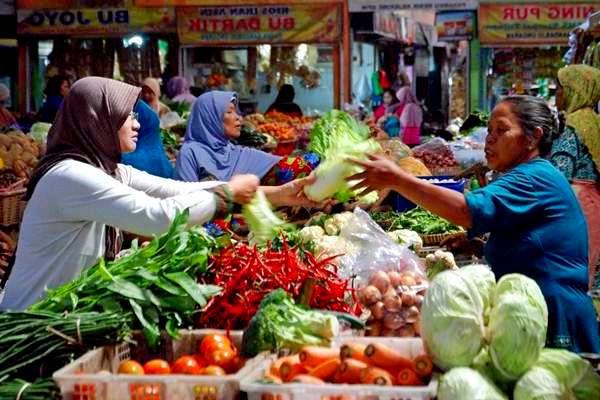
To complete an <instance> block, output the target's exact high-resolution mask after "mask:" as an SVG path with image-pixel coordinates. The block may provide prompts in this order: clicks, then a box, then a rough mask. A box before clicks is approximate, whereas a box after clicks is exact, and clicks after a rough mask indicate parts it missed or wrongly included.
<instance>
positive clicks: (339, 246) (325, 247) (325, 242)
mask: <svg viewBox="0 0 600 400" xmlns="http://www.w3.org/2000/svg"><path fill="white" fill-rule="evenodd" d="M355 250H356V249H355V247H354V245H352V243H350V242H349V241H348V240H346V239H344V238H341V237H338V236H323V237H321V238H319V239H317V240H316V241H315V253H317V254H320V255H322V256H324V257H331V256H335V255H345V254H348V253H352V252H354V251H355Z"/></svg>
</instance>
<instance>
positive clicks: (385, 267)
mask: <svg viewBox="0 0 600 400" xmlns="http://www.w3.org/2000/svg"><path fill="white" fill-rule="evenodd" d="M354 215H355V216H356V218H354V219H353V220H351V221H350V222H348V223H347V224H346V225H344V226H343V227H342V230H341V232H340V237H341V238H343V239H345V240H346V241H348V242H349V243H351V244H352V245H353V248H354V251H353V252H352V253H350V254H346V255H345V256H343V257H342V258H341V259H340V260H339V264H340V271H339V274H340V276H341V277H342V278H351V277H356V279H355V283H356V285H358V286H364V285H366V284H367V282H368V280H369V278H370V276H371V274H372V273H373V272H375V271H397V272H404V271H410V272H413V273H415V274H417V275H419V276H421V277H425V269H424V267H423V264H422V262H421V260H420V259H419V257H417V255H416V254H414V253H413V252H412V251H411V250H409V249H408V247H406V246H402V245H399V244H397V243H396V242H394V241H393V240H392V239H391V238H390V237H389V236H388V235H387V234H386V233H385V232H384V231H383V229H381V227H380V226H379V225H377V223H376V222H375V221H373V219H371V217H370V216H369V214H367V213H366V212H365V211H363V210H362V209H360V208H356V209H355V210H354Z"/></svg>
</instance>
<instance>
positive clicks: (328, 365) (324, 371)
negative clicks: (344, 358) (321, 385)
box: [309, 358, 342, 381]
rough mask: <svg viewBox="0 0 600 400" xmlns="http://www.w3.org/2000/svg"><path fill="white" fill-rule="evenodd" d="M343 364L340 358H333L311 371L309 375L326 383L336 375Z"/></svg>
mask: <svg viewBox="0 0 600 400" xmlns="http://www.w3.org/2000/svg"><path fill="white" fill-rule="evenodd" d="M341 363H342V362H341V361H340V359H339V358H332V359H331V360H327V361H325V362H324V363H321V364H319V365H317V366H316V367H315V368H313V369H311V370H310V372H309V374H310V375H311V376H314V377H315V378H319V379H322V380H324V381H326V380H328V379H329V378H331V377H332V376H333V374H335V372H336V371H337V370H338V368H339V367H340V364H341Z"/></svg>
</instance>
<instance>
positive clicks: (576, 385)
mask: <svg viewBox="0 0 600 400" xmlns="http://www.w3.org/2000/svg"><path fill="white" fill-rule="evenodd" d="M536 367H540V368H544V369H547V370H548V371H550V372H552V374H553V375H554V376H555V377H556V378H557V380H558V381H559V382H560V383H561V384H562V385H564V386H565V387H566V388H567V389H570V390H572V391H573V392H574V393H575V395H576V397H577V399H578V400H596V399H600V375H598V374H597V373H596V372H595V371H594V368H593V367H592V364H590V363H589V362H588V361H586V360H584V359H583V358H581V357H579V356H578V355H577V354H575V353H571V352H570V351H567V350H558V349H544V350H542V353H541V354H540V358H539V359H538V362H537V363H536Z"/></svg>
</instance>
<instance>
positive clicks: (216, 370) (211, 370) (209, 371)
mask: <svg viewBox="0 0 600 400" xmlns="http://www.w3.org/2000/svg"><path fill="white" fill-rule="evenodd" d="M202 375H213V376H225V375H227V374H226V373H225V370H224V369H223V368H221V367H218V366H216V365H209V366H208V367H206V368H204V369H203V370H202Z"/></svg>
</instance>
